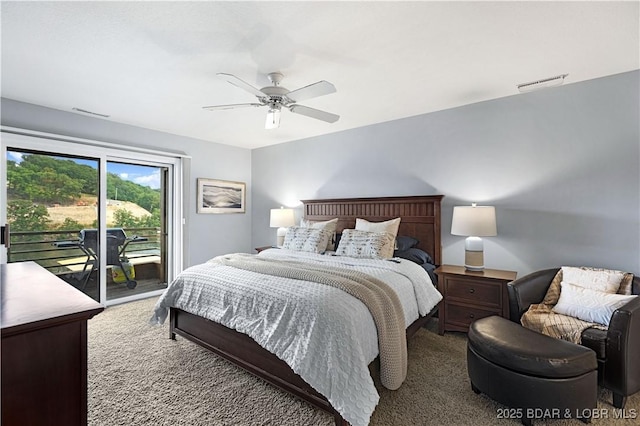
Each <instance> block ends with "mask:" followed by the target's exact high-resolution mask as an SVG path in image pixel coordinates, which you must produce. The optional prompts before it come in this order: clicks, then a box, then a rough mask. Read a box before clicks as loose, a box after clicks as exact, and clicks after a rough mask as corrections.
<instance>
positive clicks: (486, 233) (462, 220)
mask: <svg viewBox="0 0 640 426" xmlns="http://www.w3.org/2000/svg"><path fill="white" fill-rule="evenodd" d="M451 234H453V235H463V236H467V237H469V236H474V237H492V236H494V235H498V230H497V227H496V209H495V207H493V206H456V207H454V208H453V218H452V220H451Z"/></svg>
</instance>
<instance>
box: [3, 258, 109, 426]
mask: <svg viewBox="0 0 640 426" xmlns="http://www.w3.org/2000/svg"><path fill="white" fill-rule="evenodd" d="M0 294H1V302H2V306H1V309H2V312H1V314H0V315H1V321H0V322H1V326H2V347H1V363H2V376H1V380H2V385H1V391H2V397H1V398H2V418H1V419H0V422H1V423H2V425H3V426H14V425H15V426H18V425H20V426H22V425H30V426H38V425H65V426H72V425H86V424H87V320H88V319H90V318H92V317H93V316H94V315H96V314H98V313H100V312H102V310H103V309H104V308H103V307H102V305H100V304H99V303H98V302H96V301H95V300H93V299H91V298H90V297H89V296H87V295H85V294H84V293H82V292H80V291H78V290H76V289H75V288H73V287H72V286H70V285H69V284H67V283H66V282H64V281H62V280H61V279H59V278H58V277H56V276H55V275H53V274H52V273H50V272H48V271H47V270H46V269H44V268H42V267H41V266H39V265H38V264H36V263H35V262H21V263H10V264H7V265H0Z"/></svg>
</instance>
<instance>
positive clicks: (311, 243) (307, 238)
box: [282, 226, 331, 253]
mask: <svg viewBox="0 0 640 426" xmlns="http://www.w3.org/2000/svg"><path fill="white" fill-rule="evenodd" d="M330 239H331V234H330V233H329V231H327V230H326V229H321V228H303V227H300V226H291V227H289V228H287V233H286V235H285V236H284V243H283V244H282V248H283V249H287V250H293V251H304V252H308V253H324V251H325V250H326V248H327V244H328V242H329V240H330Z"/></svg>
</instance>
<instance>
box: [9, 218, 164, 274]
mask: <svg viewBox="0 0 640 426" xmlns="http://www.w3.org/2000/svg"><path fill="white" fill-rule="evenodd" d="M124 231H125V233H126V234H127V236H129V237H132V236H134V235H137V236H139V237H144V238H146V241H140V242H131V243H130V244H127V246H126V251H125V252H124V253H123V256H126V257H128V258H129V259H130V260H132V261H133V260H134V259H135V261H137V262H139V263H144V262H146V261H149V262H150V261H156V260H159V259H160V255H161V241H162V238H161V233H160V228H124ZM79 234H80V230H79V229H78V230H75V229H74V230H64V231H26V232H11V234H10V236H9V238H10V243H11V244H10V246H9V249H8V250H7V261H8V262H24V261H29V260H32V261H34V262H36V263H38V264H40V265H41V266H43V267H44V268H46V269H48V270H49V271H51V272H52V273H54V274H56V275H63V274H69V273H73V272H77V271H78V270H80V271H81V270H82V268H83V267H84V266H85V265H86V264H87V262H88V261H90V260H91V259H88V258H87V254H86V252H85V251H83V250H82V249H81V248H80V247H65V248H63V247H57V246H56V243H61V242H66V241H72V242H78V243H79V242H80V237H79Z"/></svg>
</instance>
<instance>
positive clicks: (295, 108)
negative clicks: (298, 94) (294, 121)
mask: <svg viewBox="0 0 640 426" xmlns="http://www.w3.org/2000/svg"><path fill="white" fill-rule="evenodd" d="M289 109H290V110H291V112H294V113H296V114H301V115H306V116H307V117H311V118H315V119H317V120H322V121H326V122H327V123H335V122H336V121H338V119H339V118H340V116H339V115H336V114H332V113H330V112H326V111H320V110H319V109H315V108H309V107H306V106H303V105H295V104H294V105H291V106H290V107H289Z"/></svg>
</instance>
